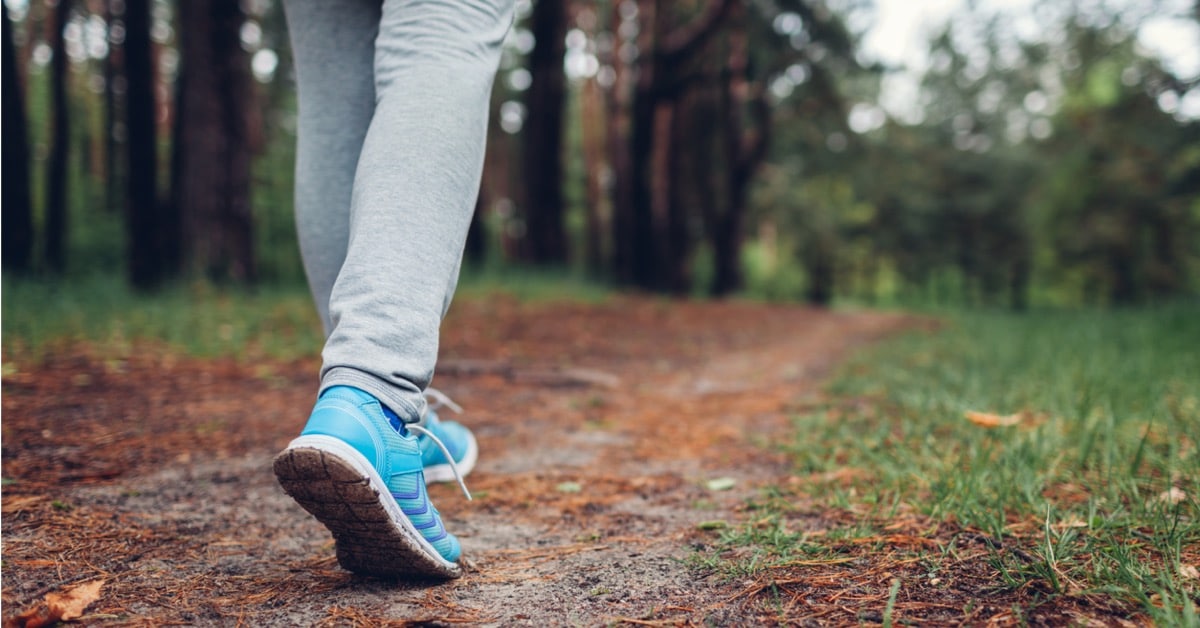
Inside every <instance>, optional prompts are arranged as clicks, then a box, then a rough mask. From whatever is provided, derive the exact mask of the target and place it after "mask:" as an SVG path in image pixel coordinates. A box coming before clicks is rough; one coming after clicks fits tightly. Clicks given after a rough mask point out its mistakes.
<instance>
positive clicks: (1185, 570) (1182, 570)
mask: <svg viewBox="0 0 1200 628" xmlns="http://www.w3.org/2000/svg"><path fill="white" fill-rule="evenodd" d="M1179 575H1181V576H1183V577H1184V578H1188V579H1191V580H1196V579H1200V569H1196V566H1195V565H1180V566H1179Z"/></svg>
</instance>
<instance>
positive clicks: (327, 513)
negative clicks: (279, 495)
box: [274, 447, 462, 580]
mask: <svg viewBox="0 0 1200 628" xmlns="http://www.w3.org/2000/svg"><path fill="white" fill-rule="evenodd" d="M274 467H275V476H276V477H277V478H278V479H279V484H280V486H282V487H283V490H284V491H285V492H286V493H287V494H288V495H290V496H291V497H292V499H294V500H296V503H298V504H300V506H301V507H302V508H304V510H306V511H308V512H309V513H310V514H311V515H312V516H314V517H316V518H317V520H318V521H320V522H321V523H322V524H323V525H324V526H325V527H326V528H328V529H329V531H330V532H331V533H333V538H334V542H335V544H336V547H337V560H338V563H339V564H340V565H341V566H342V567H343V568H345V569H347V570H349V571H352V572H354V573H358V574H363V575H368V576H376V577H382V578H409V579H434V578H436V579H443V580H444V579H449V578H458V577H460V576H462V568H461V567H459V566H458V565H457V564H454V566H453V567H452V568H448V567H447V566H446V565H445V564H444V563H442V562H439V560H438V559H435V558H434V557H432V556H429V554H428V553H427V551H426V550H425V549H424V548H422V547H421V545H420V543H419V542H418V541H417V540H415V539H414V538H412V537H411V534H413V533H412V532H408V531H406V530H404V529H403V528H401V527H400V526H399V525H397V524H396V523H395V522H393V521H392V518H391V516H390V515H389V514H388V511H387V510H386V508H385V507H384V505H383V503H382V502H381V499H391V498H392V497H391V496H390V495H386V496H381V495H380V494H379V492H378V491H376V490H375V489H374V488H373V487H372V486H371V481H370V480H369V479H368V478H366V477H364V476H363V475H362V474H361V473H360V472H359V471H358V470H356V469H355V468H354V466H353V465H351V464H350V463H349V462H347V461H345V460H343V459H342V458H340V457H339V456H337V455H335V454H333V453H331V452H328V451H323V450H321V449H316V448H308V447H295V448H290V449H287V450H285V451H283V452H282V453H280V454H279V455H278V456H276V457H275V463H274Z"/></svg>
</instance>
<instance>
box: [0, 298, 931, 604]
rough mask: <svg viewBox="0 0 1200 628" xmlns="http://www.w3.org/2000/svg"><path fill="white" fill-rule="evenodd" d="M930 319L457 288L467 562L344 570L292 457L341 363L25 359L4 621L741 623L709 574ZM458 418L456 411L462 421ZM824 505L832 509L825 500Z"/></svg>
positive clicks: (450, 491) (15, 404)
mask: <svg viewBox="0 0 1200 628" xmlns="http://www.w3.org/2000/svg"><path fill="white" fill-rule="evenodd" d="M913 324H914V321H913V319H911V318H908V317H904V316H899V315H889V314H879V313H840V312H827V311H820V310H812V309H808V308H803V307H798V306H787V305H765V304H751V303H740V302H727V303H693V302H679V301H665V300H661V299H655V298H640V297H617V298H612V299H609V300H606V301H604V302H603V303H600V304H579V303H523V302H518V301H516V300H513V299H509V298H505V297H491V298H487V299H484V298H469V299H463V300H460V302H459V303H458V304H456V306H455V308H454V309H453V311H452V312H451V315H450V317H449V319H448V321H447V324H446V328H445V331H444V333H443V346H442V356H443V357H442V363H441V365H440V367H439V373H438V376H437V379H436V381H435V382H434V383H435V385H436V386H437V387H438V388H440V389H441V390H443V391H444V392H446V393H447V394H449V395H450V396H451V397H452V398H453V399H454V400H455V401H456V402H458V403H459V404H460V405H462V406H463V407H464V408H465V409H466V412H465V413H464V414H463V415H462V416H461V417H451V418H457V419H458V420H461V421H463V422H464V423H467V424H468V425H470V426H471V427H472V428H473V429H474V430H475V433H476V435H477V436H478V439H479V442H480V450H481V456H480V463H479V466H478V467H477V468H476V470H475V471H474V473H472V474H471V475H470V476H469V477H468V478H467V480H468V485H469V487H470V488H471V490H472V492H473V493H474V495H475V500H474V501H472V502H468V501H466V500H465V499H464V498H463V496H462V495H461V494H460V493H458V490H457V487H456V486H454V485H453V484H447V485H438V486H435V487H433V489H432V494H433V496H434V501H435V503H436V504H437V505H438V507H439V509H440V510H441V511H442V513H443V515H444V516H445V518H446V522H447V527H448V528H449V529H450V530H452V531H453V532H455V533H456V534H458V535H459V536H460V538H461V539H462V542H463V547H464V552H465V556H466V557H467V559H468V567H469V573H468V574H467V575H466V577H464V578H462V579H461V580H457V581H453V582H449V583H445V584H430V583H394V582H387V581H380V580H374V579H369V578H360V577H357V576H353V575H351V574H349V573H347V572H345V571H342V570H341V569H340V568H339V567H338V566H337V564H336V562H335V560H334V558H333V547H332V541H331V539H330V537H329V535H328V533H327V532H326V531H325V530H324V528H322V527H321V526H320V525H319V524H317V523H316V522H315V521H314V520H312V519H311V518H310V517H308V516H307V515H306V514H305V513H304V512H303V511H302V510H300V508H299V507H298V506H296V505H295V504H294V503H293V502H292V501H291V500H290V499H288V498H287V497H286V496H285V495H284V494H283V492H282V491H281V490H280V489H279V488H278V486H277V485H276V483H275V480H274V477H273V476H272V474H271V471H270V462H271V458H272V457H273V455H274V454H275V453H276V452H277V451H278V450H279V449H280V448H282V447H283V446H284V445H285V444H286V443H287V441H288V440H289V439H290V438H291V437H293V436H294V435H295V433H296V432H297V431H298V429H299V428H300V426H301V424H302V422H303V420H304V417H305V416H306V415H307V411H308V409H309V407H310V405H311V401H312V394H313V392H314V385H315V372H316V370H317V367H318V363H317V362H316V360H315V358H314V359H311V360H305V361H301V362H298V363H258V364H248V363H239V362H236V361H232V360H200V359H194V358H184V357H179V356H177V355H176V354H173V353H171V352H165V351H164V350H163V349H162V348H161V347H135V348H133V349H131V350H130V352H129V354H128V355H126V356H121V357H113V356H101V355H96V354H95V353H94V352H92V351H89V350H88V349H87V348H81V347H74V348H69V349H63V350H61V351H57V352H55V353H52V354H51V355H50V356H49V357H48V358H47V359H46V361H45V363H43V364H39V365H37V366H36V367H33V366H27V365H16V367H15V368H14V369H13V370H14V372H12V373H9V372H7V371H6V375H5V379H4V390H3V417H4V421H3V436H4V441H3V442H4V459H3V469H4V478H5V487H4V499H3V535H4V540H3V542H4V561H3V575H4V590H3V601H4V608H5V610H4V614H5V617H11V616H12V615H13V614H14V613H16V612H18V611H20V610H22V609H25V608H28V607H30V606H32V605H33V604H34V603H35V602H37V601H38V600H39V599H41V598H42V596H44V595H45V594H46V593H48V592H52V591H56V590H59V589H60V588H63V587H66V586H70V585H71V584H76V583H82V582H88V581H92V580H95V579H103V580H104V581H105V584H104V587H103V589H102V591H101V592H100V597H99V598H98V599H97V600H96V601H95V603H93V604H92V605H91V606H90V607H89V608H88V610H87V612H88V613H89V615H88V616H87V619H88V620H89V621H90V622H91V623H96V624H101V625H103V624H105V623H110V622H111V623H117V624H128V623H132V624H155V625H161V624H169V623H174V624H189V625H191V624H201V625H205V624H209V625H211V624H216V625H235V624H248V625H279V626H284V625H289V626H290V625H313V624H322V623H324V624H329V625H379V624H382V623H389V622H394V623H397V624H414V623H415V624H420V623H432V624H435V625H440V624H456V623H457V624H471V625H475V624H494V625H517V624H528V625H563V624H568V625H574V624H580V625H601V624H609V623H629V624H651V625H664V624H665V625H675V624H703V623H706V622H715V623H718V624H730V623H739V621H738V620H739V619H740V620H747V619H748V618H749V617H748V616H747V615H746V613H748V612H752V611H751V610H750V609H748V608H744V607H743V606H741V605H740V603H739V600H738V597H739V596H738V592H739V591H740V590H743V589H744V588H745V587H746V584H745V583H739V582H731V581H729V580H727V579H725V578H723V577H720V576H718V575H717V574H714V573H711V572H706V571H705V570H703V569H697V568H695V567H694V566H689V564H688V561H687V559H688V557H689V555H691V554H693V553H694V552H695V551H696V550H697V549H702V548H703V547H705V544H706V542H711V540H712V539H713V538H714V536H713V534H714V533H713V532H710V531H705V530H703V529H701V528H702V527H705V526H701V524H702V523H703V522H716V521H724V522H727V523H729V524H735V523H739V522H742V521H745V520H746V518H747V516H748V515H747V513H745V512H742V509H743V506H744V504H745V502H746V500H747V499H748V498H750V497H753V496H754V495H755V494H756V491H757V489H758V488H759V487H761V486H763V485H765V484H768V483H775V484H778V483H781V482H786V481H787V479H788V477H789V476H790V474H791V469H790V467H789V464H788V462H787V460H786V457H785V456H784V454H783V453H782V452H781V450H780V448H779V447H778V445H779V444H780V443H781V442H784V441H785V440H786V439H790V438H792V435H791V431H790V426H789V417H790V416H792V415H794V414H795V413H796V412H799V411H802V410H803V408H804V407H806V406H808V405H810V404H812V403H813V402H814V399H816V396H817V395H818V393H819V385H820V383H821V382H822V381H823V378H824V377H826V376H827V375H828V374H829V373H830V370H831V368H832V367H833V366H835V365H836V364H837V363H838V362H839V361H841V360H843V359H844V358H846V357H847V356H848V354H849V353H850V352H851V351H853V350H854V349H856V348H858V347H861V346H863V345H864V344H866V343H869V342H871V341H873V340H875V339H878V338H880V337H883V336H885V335H887V334H890V333H893V332H896V331H898V330H901V329H904V328H907V327H911V326H912V325H913ZM445 412H447V413H448V414H449V412H448V411H445ZM818 516H819V515H818Z"/></svg>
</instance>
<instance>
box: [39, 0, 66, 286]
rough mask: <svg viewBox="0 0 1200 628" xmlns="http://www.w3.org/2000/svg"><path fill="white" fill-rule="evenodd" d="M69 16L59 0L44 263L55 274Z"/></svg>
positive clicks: (60, 234) (61, 218) (60, 246)
mask: <svg viewBox="0 0 1200 628" xmlns="http://www.w3.org/2000/svg"><path fill="white" fill-rule="evenodd" d="M70 17H71V2H70V0H59V2H58V5H57V6H55V8H54V22H53V30H52V32H51V41H50V46H51V49H52V50H53V51H54V53H53V55H54V56H53V57H52V60H51V65H50V103H51V104H50V107H51V111H52V116H53V126H52V130H51V140H50V157H49V159H48V163H47V166H46V230H45V234H44V235H45V238H46V263H47V264H48V265H49V267H50V269H51V270H53V271H55V272H62V271H63V270H65V269H66V267H67V249H66V242H67V159H68V157H69V153H70V150H71V142H70V139H71V128H70V116H69V114H68V110H67V106H68V103H67V72H68V68H67V46H66V41H65V39H64V38H63V31H64V30H65V29H66V26H67V21H68V20H69V19H70Z"/></svg>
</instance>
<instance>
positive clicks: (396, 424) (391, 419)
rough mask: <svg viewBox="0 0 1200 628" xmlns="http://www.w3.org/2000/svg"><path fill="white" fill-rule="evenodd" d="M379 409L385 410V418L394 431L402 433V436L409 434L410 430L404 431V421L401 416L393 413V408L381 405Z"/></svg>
mask: <svg viewBox="0 0 1200 628" xmlns="http://www.w3.org/2000/svg"><path fill="white" fill-rule="evenodd" d="M379 407H381V408H383V416H385V417H387V420H388V423H391V425H392V429H394V430H396V431H397V432H400V435H401V436H405V435H407V434H408V430H406V429H404V421H401V420H400V415H398V414H396V413H395V412H392V409H391V408H389V407H387V406H385V405H383V404H379Z"/></svg>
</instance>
